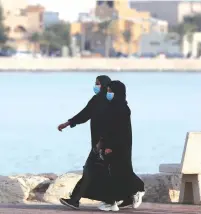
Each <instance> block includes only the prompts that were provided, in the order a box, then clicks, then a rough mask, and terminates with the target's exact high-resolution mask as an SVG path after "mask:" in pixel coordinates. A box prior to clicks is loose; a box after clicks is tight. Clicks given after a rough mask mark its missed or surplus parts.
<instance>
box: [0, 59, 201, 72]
mask: <svg viewBox="0 0 201 214" xmlns="http://www.w3.org/2000/svg"><path fill="white" fill-rule="evenodd" d="M99 70H107V71H123V70H128V71H138V70H139V71H166V70H172V71H201V60H200V59H133V58H130V59H128V58H119V59H105V58H91V59H90V58H87V59H84V58H39V59H35V58H0V71H99Z"/></svg>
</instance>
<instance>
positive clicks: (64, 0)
mask: <svg viewBox="0 0 201 214" xmlns="http://www.w3.org/2000/svg"><path fill="white" fill-rule="evenodd" d="M95 2H96V0H28V3H29V4H41V5H43V6H45V8H46V10H50V11H55V12H59V13H60V18H61V19H64V20H67V21H74V20H76V19H77V16H78V13H80V12H89V11H90V9H92V8H94V7H95Z"/></svg>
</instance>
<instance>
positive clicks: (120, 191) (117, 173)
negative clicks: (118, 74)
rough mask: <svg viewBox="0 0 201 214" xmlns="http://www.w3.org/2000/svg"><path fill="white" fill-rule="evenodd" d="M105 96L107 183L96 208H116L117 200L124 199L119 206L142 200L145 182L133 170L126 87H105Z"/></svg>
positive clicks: (121, 85)
mask: <svg viewBox="0 0 201 214" xmlns="http://www.w3.org/2000/svg"><path fill="white" fill-rule="evenodd" d="M107 99H108V100H109V101H110V104H109V107H108V109H107V111H106V112H105V117H106V123H105V126H104V127H105V128H104V131H103V134H102V142H103V145H104V151H105V152H104V154H105V160H106V161H107V163H108V164H109V172H110V184H109V186H107V192H108V196H109V197H108V196H107V197H106V200H103V201H104V203H103V204H102V205H101V206H100V207H99V209H101V210H104V211H110V210H111V211H118V209H119V208H118V203H116V201H117V202H118V201H121V200H123V203H122V204H121V205H119V207H126V206H129V205H131V204H133V207H134V208H137V207H138V206H139V205H140V204H141V203H142V197H143V195H144V183H143V181H142V180H141V179H140V178H139V177H138V176H137V175H136V174H135V173H134V172H133V167H132V128H131V119H130V116H131V111H130V109H129V107H128V105H127V101H126V87H125V85H124V84H123V83H122V82H120V81H112V82H111V83H110V84H109V86H108V92H107Z"/></svg>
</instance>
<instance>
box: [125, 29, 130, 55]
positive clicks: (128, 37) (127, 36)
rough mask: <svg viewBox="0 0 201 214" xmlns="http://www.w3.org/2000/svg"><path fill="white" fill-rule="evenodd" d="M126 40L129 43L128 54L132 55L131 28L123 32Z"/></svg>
mask: <svg viewBox="0 0 201 214" xmlns="http://www.w3.org/2000/svg"><path fill="white" fill-rule="evenodd" d="M123 38H124V41H125V42H126V43H127V44H128V55H129V56H130V55H131V45H132V32H131V30H125V31H124V32H123Z"/></svg>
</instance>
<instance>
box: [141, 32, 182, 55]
mask: <svg viewBox="0 0 201 214" xmlns="http://www.w3.org/2000/svg"><path fill="white" fill-rule="evenodd" d="M180 49H181V48H180V45H179V42H178V40H177V38H174V37H170V36H169V35H168V34H167V33H157V32H152V33H150V34H144V35H142V36H141V39H140V45H139V51H138V53H139V54H145V53H153V54H159V53H169V54H175V53H177V54H178V53H181V51H180Z"/></svg>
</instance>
